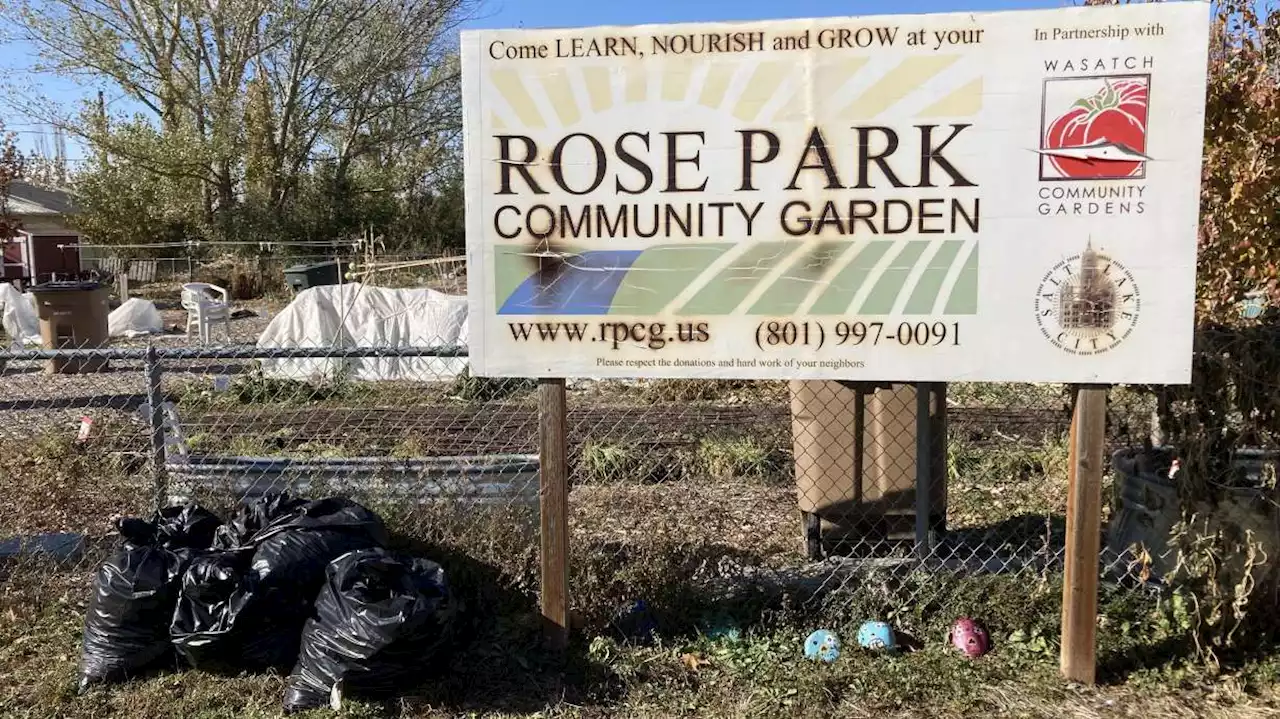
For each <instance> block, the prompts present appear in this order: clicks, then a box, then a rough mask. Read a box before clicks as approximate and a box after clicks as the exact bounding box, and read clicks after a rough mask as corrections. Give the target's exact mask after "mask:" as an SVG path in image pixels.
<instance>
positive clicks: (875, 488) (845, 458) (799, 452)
mask: <svg viewBox="0 0 1280 719" xmlns="http://www.w3.org/2000/svg"><path fill="white" fill-rule="evenodd" d="M926 387H929V388H936V389H927V390H926V391H928V392H929V394H930V397H929V400H930V401H929V412H930V426H929V431H930V434H931V435H932V441H931V442H930V443H929V444H930V447H929V449H930V450H931V451H930V455H929V460H930V461H929V469H930V472H929V476H930V482H929V490H930V491H929V494H930V497H931V502H930V505H931V511H930V517H929V526H930V527H931V529H932V530H933V531H942V530H943V529H944V528H945V526H946V514H947V486H946V484H947V481H946V480H947V448H946V398H945V390H943V389H942V388H943V387H944V385H926ZM790 390H791V435H792V446H793V451H794V456H795V473H796V490H797V492H796V494H797V497H798V500H799V505H800V511H801V512H802V515H803V517H804V519H805V523H804V534H805V538H806V541H807V544H808V547H807V550H808V553H809V555H810V556H811V557H812V558H815V559H816V558H819V557H820V555H821V554H822V546H823V540H824V539H826V540H832V541H833V542H834V543H835V544H837V545H841V544H843V545H859V544H862V543H866V544H865V545H864V546H865V547H867V548H872V549H874V548H875V546H876V544H878V543H879V542H881V541H884V540H895V541H898V540H912V539H915V538H916V537H915V528H916V527H915V516H916V481H917V477H916V452H917V432H916V408H917V403H916V387H915V386H914V385H907V384H895V385H889V386H887V387H886V386H884V385H881V386H880V387H879V388H873V387H870V386H866V385H846V384H844V383H841V382H834V381H799V380H797V381H792V382H790ZM859 434H861V437H859Z"/></svg>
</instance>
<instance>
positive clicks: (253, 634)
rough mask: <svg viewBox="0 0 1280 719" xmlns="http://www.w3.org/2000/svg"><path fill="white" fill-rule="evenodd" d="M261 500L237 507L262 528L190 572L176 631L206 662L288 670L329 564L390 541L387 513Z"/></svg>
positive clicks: (223, 667) (339, 502) (203, 665)
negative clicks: (245, 507)
mask: <svg viewBox="0 0 1280 719" xmlns="http://www.w3.org/2000/svg"><path fill="white" fill-rule="evenodd" d="M258 506H259V507H262V508H263V510H262V511H258V510H249V511H246V512H244V513H239V512H238V513H237V518H241V517H253V518H252V519H250V520H249V521H247V522H246V523H244V524H243V525H241V526H242V527H249V526H256V527H257V529H256V531H254V532H253V534H252V535H251V536H249V537H248V538H247V539H241V540H238V543H239V544H240V546H239V548H237V549H227V550H223V551H220V552H215V553H214V554H212V555H210V556H207V557H202V558H200V559H199V560H197V561H195V562H193V563H192V565H191V567H190V568H189V569H188V570H187V572H186V576H184V577H183V581H182V593H181V595H180V596H179V597H178V602H177V609H176V610H175V611H174V613H173V622H172V624H171V626H170V636H171V638H172V640H173V644H174V646H175V647H176V648H177V650H178V653H179V654H180V655H181V656H182V657H183V658H184V659H186V660H187V661H188V662H189V663H190V664H191V665H192V666H194V667H196V668H198V669H205V670H209V671H216V672H230V673H237V672H240V671H244V670H265V669H278V670H281V671H287V670H288V669H289V668H290V667H291V666H293V664H294V662H295V661H297V658H298V644H299V642H300V641H301V637H302V628H303V625H304V623H305V622H306V620H307V617H309V616H310V615H311V613H312V606H313V604H314V602H315V597H316V593H317V592H318V591H319V590H320V586H321V585H322V584H323V583H324V577H325V567H327V566H328V564H329V563H330V562H332V561H333V560H334V559H336V558H338V557H340V556H342V555H343V554H346V553H347V552H351V551H356V550H360V549H369V548H371V547H380V546H382V545H384V544H385V543H386V542H387V532H386V528H385V527H384V526H383V524H382V520H381V519H379V518H378V516H377V515H376V514H374V513H373V512H371V511H369V510H368V509H366V508H364V507H362V506H360V505H359V504H356V503H355V502H352V501H350V500H347V499H341V498H330V499H321V500H316V501H312V502H305V501H304V502H302V503H300V504H290V505H288V506H290V507H291V508H290V509H288V510H286V511H278V508H279V507H283V506H286V505H285V504H280V503H278V502H275V501H274V500H273V499H268V500H265V501H262V502H259V503H258ZM255 512H256V514H255ZM258 519H262V520H263V521H262V522H259V521H258ZM224 528H225V525H224ZM236 531H239V530H236ZM219 536H220V537H223V536H230V534H229V533H227V534H220V535H219Z"/></svg>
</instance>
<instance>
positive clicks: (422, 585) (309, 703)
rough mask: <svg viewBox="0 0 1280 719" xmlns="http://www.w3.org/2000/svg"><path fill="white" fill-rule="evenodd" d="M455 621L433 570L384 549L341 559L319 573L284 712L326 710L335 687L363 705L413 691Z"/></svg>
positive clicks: (452, 602)
mask: <svg viewBox="0 0 1280 719" xmlns="http://www.w3.org/2000/svg"><path fill="white" fill-rule="evenodd" d="M458 613H459V604H458V602H457V600H456V599H455V598H454V597H453V595H452V593H451V592H450V590H449V584H448V582H447V581H446V578H445V574H444V570H443V569H441V568H440V565H438V564H436V563H435V562H431V561H428V560H426V559H418V558H413V557H409V556H406V555H402V554H399V553H395V552H391V551H388V550H385V549H368V550H364V551H359V552H352V553H350V554H346V555H343V556H342V557H340V558H339V559H337V560H336V561H334V562H333V563H332V564H330V565H329V567H328V569H327V570H326V581H325V584H324V587H323V588H322V589H321V590H320V594H319V596H318V597H317V598H316V605H315V616H314V617H313V618H311V619H308V620H307V626H306V629H305V630H304V632H303V635H302V651H301V654H300V656H299V658H298V664H297V666H295V667H294V669H293V672H292V674H290V675H289V682H288V685H287V687H286V689H285V695H284V708H285V711H286V712H295V711H302V710H306V709H315V708H319V707H323V706H326V705H328V703H329V697H330V694H331V692H332V691H333V688H334V686H335V685H336V684H339V683H341V691H342V692H343V693H344V694H353V695H357V696H361V697H365V698H370V699H379V698H389V697H392V696H395V695H397V694H400V693H403V692H404V691H405V690H407V689H411V688H413V687H414V686H415V685H417V684H420V683H421V682H422V679H423V678H424V676H425V675H428V674H429V673H430V672H432V671H434V670H439V669H442V668H443V666H444V664H445V662H446V661H447V660H448V658H449V654H450V650H451V649H452V648H453V646H454V640H455V638H456V625H457V623H456V619H457V617H458Z"/></svg>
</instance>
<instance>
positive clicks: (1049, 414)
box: [0, 310, 1274, 629]
mask: <svg viewBox="0 0 1280 719" xmlns="http://www.w3.org/2000/svg"><path fill="white" fill-rule="evenodd" d="M180 313H181V310H166V318H165V325H166V326H168V327H180V326H182V325H183V324H184V322H183V320H182V318H181V317H178V316H177V315H178V314H180ZM169 314H173V315H174V316H172V317H170V316H169ZM266 322H267V320H266V319H265V318H262V317H256V316H249V317H244V318H242V319H236V320H233V321H232V323H231V324H232V330H231V332H229V333H228V335H227V339H226V340H225V342H224V343H223V344H218V345H201V344H199V343H198V341H197V340H195V339H191V338H188V337H187V335H186V334H184V333H181V332H174V331H170V332H168V333H167V334H164V335H160V336H152V337H146V338H136V339H115V340H112V341H111V342H110V343H109V346H108V347H105V348H102V347H98V348H92V349H85V348H79V349H77V348H73V347H62V348H60V349H57V350H40V349H30V348H28V349H15V350H10V351H8V352H6V353H4V354H3V355H0V357H3V359H0V440H2V442H0V445H2V446H3V449H2V450H0V476H2V477H3V486H4V492H5V494H6V501H5V502H3V503H0V539H5V540H7V542H8V543H7V545H6V547H8V549H6V551H8V552H11V553H12V552H14V551H17V550H18V548H19V546H20V545H21V546H22V547H24V548H25V550H26V551H31V550H39V549H45V550H47V551H48V552H52V553H55V554H58V553H64V554H75V553H79V555H80V556H82V557H83V559H82V560H81V561H82V563H81V564H80V565H79V566H78V570H77V571H79V572H80V576H81V579H83V581H85V582H86V584H85V586H86V587H87V581H88V576H89V575H88V571H89V569H90V568H91V566H92V564H93V562H95V561H96V559H97V557H99V556H100V552H99V551H98V549H97V548H101V547H105V546H106V540H107V538H108V537H109V536H110V534H111V522H112V520H113V519H114V518H115V517H118V516H122V515H140V514H147V513H149V511H150V510H151V508H152V507H153V506H154V505H155V504H157V503H169V502H174V501H180V500H186V499H195V500H198V501H199V502H201V503H202V504H205V505H206V506H208V507H210V508H212V509H214V510H215V511H217V512H220V513H226V512H228V511H230V509H231V508H232V507H233V506H234V505H235V503H237V502H239V501H243V500H246V499H250V498H253V497H257V496H262V495H264V494H266V493H270V492H279V491H290V492H292V493H295V494H298V495H303V496H322V495H332V494H340V495H345V496H350V497H353V498H355V499H357V500H359V501H361V502H363V503H365V504H367V505H368V506H369V507H371V508H373V509H375V510H376V511H378V512H379V513H381V514H382V515H383V516H384V517H386V518H387V520H388V522H389V523H390V524H391V526H393V527H394V528H395V529H396V530H397V531H398V532H400V533H402V534H403V535H405V536H408V537H411V538H413V540H414V541H420V542H426V543H428V545H429V546H431V547H433V548H434V550H433V551H437V552H441V553H448V554H453V555H457V556H465V557H467V558H468V561H471V562H474V563H475V565H476V567H478V568H479V569H477V571H482V572H483V574H482V576H483V577H485V580H484V581H486V582H489V583H490V584H491V585H492V586H493V587H494V588H495V591H499V590H500V591H501V592H503V593H504V595H503V596H507V597H508V598H511V599H512V601H516V599H518V598H522V599H519V601H526V600H530V601H531V598H532V597H533V596H536V591H537V586H538V547H539V543H538V496H539V495H538V467H539V464H538V454H537V453H538V446H539V440H538V426H539V425H538V407H537V385H536V382H534V381H530V380H496V379H486V378H479V377H472V376H471V375H470V374H469V372H468V370H467V362H466V358H465V349H463V348H461V347H459V346H455V345H454V344H453V343H452V342H451V341H450V340H449V339H448V338H445V337H425V336H418V337H412V338H410V339H409V340H408V341H401V342H399V343H397V344H396V346H394V347H392V346H379V347H370V346H364V347H362V346H357V345H358V344H359V343H357V342H355V341H354V340H353V339H352V338H350V337H348V338H346V339H344V340H342V341H340V342H338V343H336V344H335V343H329V344H325V343H319V344H321V345H322V346H304V345H315V344H317V343H316V342H306V341H303V342H298V343H297V346H285V347H279V346H277V347H259V346H257V344H256V343H255V338H256V337H258V336H260V335H261V334H262V331H263V329H264V327H265V324H266ZM219 337H220V335H219ZM8 343H9V341H8V340H6V344H8ZM1162 397H1163V399H1162ZM1173 404H1176V402H1174V403H1173ZM1172 409H1174V408H1173V407H1172V405H1171V400H1170V398H1169V397H1168V396H1166V395H1162V394H1161V393H1159V392H1154V391H1150V390H1149V389H1148V388H1126V387H1119V388H1115V389H1113V390H1112V392H1111V403H1110V410H1109V418H1108V440H1109V444H1110V449H1111V451H1118V450H1121V449H1123V448H1126V447H1135V446H1137V447H1142V446H1144V445H1149V444H1150V443H1151V440H1152V437H1153V435H1155V436H1156V439H1157V441H1159V440H1160V439H1161V437H1160V436H1159V435H1160V432H1161V431H1167V429H1168V428H1167V427H1165V428H1163V429H1162V428H1161V427H1160V425H1161V422H1160V421H1159V417H1160V416H1161V413H1162V412H1164V413H1166V414H1168V413H1169V412H1171V411H1172ZM1071 411H1072V394H1071V392H1070V391H1069V389H1068V388H1067V387H1064V386H1057V385H1012V384H1000V385H996V384H964V383H956V384H949V385H943V384H922V385H911V384H896V383H895V384H863V383H845V382H790V383H787V382H747V381H676V380H651V381H589V380H572V379H571V380H569V382H568V420H567V427H568V444H569V447H568V450H569V451H568V463H569V472H570V488H571V491H570V511H571V537H570V546H571V567H570V572H571V582H570V586H571V602H572V605H573V609H574V613H573V622H574V623H575V625H576V626H578V627H581V628H587V629H592V628H595V629H600V628H604V627H607V626H609V624H610V623H611V622H614V621H615V620H616V613H617V611H618V608H619V607H621V606H625V605H626V604H627V603H628V602H632V601H634V600H636V599H643V600H645V601H646V602H647V603H649V604H650V605H655V606H659V607H664V608H666V609H667V610H668V611H669V613H670V615H671V616H680V617H692V616H700V615H701V613H705V612H707V611H712V610H713V609H714V608H715V607H716V606H724V605H726V603H729V602H741V601H746V602H748V605H747V606H752V607H765V606H769V605H771V604H776V603H777V601H779V597H784V596H785V597H791V598H794V599H797V600H799V601H800V602H801V603H803V604H813V603H817V604H821V605H822V606H824V607H827V608H831V607H837V608H838V607H839V606H842V605H845V604H848V603H849V602H855V601H859V602H860V601H865V600H867V597H872V598H873V599H872V600H870V601H873V602H880V603H881V604H882V605H883V606H887V607H897V608H908V607H911V606H917V605H921V604H927V603H928V602H929V601H931V600H932V598H933V597H934V596H935V595H936V594H937V593H938V592H941V591H945V590H946V587H947V586H949V585H948V582H949V580H950V579H951V578H955V577H972V576H997V577H1013V578H1015V580H1017V581H1024V579H1025V578H1027V577H1032V578H1034V577H1039V578H1044V577H1051V576H1056V575H1058V574H1060V573H1061V569H1062V560H1063V544H1064V539H1065V529H1064V518H1065V514H1066V497H1067V474H1068V452H1069V447H1068V437H1069V428H1070V423H1071ZM1184 414H1185V413H1184ZM1242 417H1243V415H1242ZM1165 424H1168V420H1166V421H1165ZM1157 430H1160V431H1157ZM1255 439H1258V438H1255ZM1264 439H1265V438H1264ZM1266 441H1269V440H1266ZM1261 444H1265V442H1262V443H1261ZM1269 456H1270V455H1267V456H1264V457H1262V458H1261V459H1259V460H1258V461H1257V462H1255V464H1258V465H1259V466H1263V465H1265V466H1268V467H1269V466H1271V465H1269V464H1268V462H1269V461H1270V460H1269V459H1268V457H1269ZM1144 471H1146V474H1145V475H1144V476H1147V477H1150V476H1152V475H1153V473H1154V474H1159V473H1160V472H1164V473H1166V474H1167V473H1168V472H1169V468H1167V467H1165V468H1157V469H1154V470H1144ZM1133 474H1134V476H1135V477H1136V476H1137V475H1138V474H1140V473H1138V472H1136V471H1134V472H1133ZM1116 476H1119V475H1116V474H1114V473H1108V480H1107V481H1108V486H1106V487H1104V507H1105V509H1104V521H1108V520H1109V528H1108V537H1107V538H1106V541H1104V542H1103V546H1104V549H1103V553H1102V557H1101V558H1100V560H1101V571H1102V572H1103V573H1104V574H1105V575H1106V576H1107V577H1108V578H1110V579H1112V580H1115V581H1117V582H1119V583H1121V584H1123V585H1126V586H1146V585H1150V584H1151V583H1152V580H1153V579H1158V578H1159V576H1160V575H1161V574H1162V573H1164V572H1167V571H1168V570H1169V569H1170V561H1169V560H1168V559H1167V557H1166V556H1165V555H1166V554H1167V551H1168V550H1167V548H1161V544H1162V542H1163V538H1162V537H1161V533H1162V532H1164V533H1165V535H1167V530H1168V526H1166V525H1171V524H1172V523H1173V522H1174V521H1176V519H1177V510H1178V498H1177V496H1176V494H1175V495H1174V496H1172V497H1169V496H1167V493H1166V495H1161V494H1160V492H1161V491H1163V490H1162V489H1161V488H1160V487H1158V486H1156V485H1154V484H1152V483H1151V482H1150V481H1146V480H1143V481H1139V480H1137V479H1124V477H1122V479H1121V480H1115V477H1116ZM1124 476H1125V477H1127V476H1128V475H1124ZM1269 481H1270V482H1271V484H1270V486H1271V487H1272V488H1274V475H1271V479H1270V480H1269ZM1112 482H1115V484H1111V483H1112ZM1125 482H1127V483H1128V484H1125ZM1144 482H1145V483H1144ZM1134 543H1138V544H1143V543H1145V546H1146V549H1144V550H1142V551H1138V552H1135V551H1132V550H1131V549H1130V546H1131V545H1133V544H1134ZM1153 568H1154V569H1153ZM858 598H860V599H858ZM904 610H905V609H904ZM892 611H897V610H892Z"/></svg>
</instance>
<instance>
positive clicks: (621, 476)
mask: <svg viewBox="0 0 1280 719" xmlns="http://www.w3.org/2000/svg"><path fill="white" fill-rule="evenodd" d="M683 466H684V463H682V462H680V461H679V458H678V457H674V456H672V455H671V453H668V452H663V451H661V450H656V451H655V450H653V449H650V448H647V447H637V446H635V445H628V444H622V443H615V442H607V441H594V440H592V441H588V442H587V443H586V444H584V445H583V446H582V455H581V457H579V459H578V476H580V477H581V478H582V479H583V480H585V481H586V482H590V483H595V484H604V483H608V482H618V481H622V482H630V483H651V482H662V481H668V480H672V479H678V478H679V477H680V476H681V475H682V473H683Z"/></svg>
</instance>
